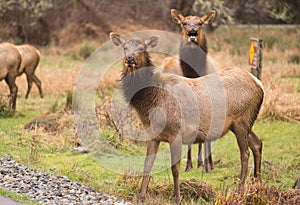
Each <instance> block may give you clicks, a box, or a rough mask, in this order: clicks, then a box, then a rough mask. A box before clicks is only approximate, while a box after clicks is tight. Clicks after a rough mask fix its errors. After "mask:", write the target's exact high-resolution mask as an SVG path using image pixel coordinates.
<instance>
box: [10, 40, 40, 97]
mask: <svg viewBox="0 0 300 205" xmlns="http://www.w3.org/2000/svg"><path fill="white" fill-rule="evenodd" d="M16 47H17V49H18V50H19V52H20V54H21V58H22V62H21V65H20V68H19V74H18V75H21V74H23V73H25V75H26V78H27V83H28V85H27V86H28V87H27V92H26V95H25V98H26V99H27V98H28V95H29V93H30V90H31V87H32V81H33V82H34V83H35V84H36V86H37V87H38V89H39V93H40V97H41V98H43V90H42V84H41V81H40V80H39V79H38V77H37V76H36V75H35V69H36V68H37V66H38V64H39V61H40V52H39V51H38V50H37V49H36V48H34V47H33V46H31V45H19V46H16Z"/></svg>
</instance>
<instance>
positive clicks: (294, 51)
mask: <svg viewBox="0 0 300 205" xmlns="http://www.w3.org/2000/svg"><path fill="white" fill-rule="evenodd" d="M287 35H288V36H289V37H288V38H286V37H285V36H287ZM299 35H300V31H299V28H257V29H252V30H250V29H244V28H239V29H238V28H234V29H228V28H220V29H218V30H217V31H216V32H215V33H213V34H209V35H208V42H209V49H210V50H209V54H210V55H211V56H212V57H213V58H214V60H215V62H216V64H217V65H218V67H225V66H239V67H242V68H248V65H247V60H248V58H247V56H248V39H249V38H248V37H250V36H255V37H261V38H263V39H264V41H265V49H264V61H263V63H264V65H263V66H264V67H263V75H262V82H263V84H264V87H265V91H266V97H265V100H264V104H263V107H262V110H261V113H260V116H259V119H258V121H257V122H256V123H255V125H254V131H255V132H256V133H257V134H258V136H259V137H260V138H261V139H262V140H263V161H262V172H263V173H262V179H263V183H264V184H265V185H266V186H268V187H272V186H273V187H275V188H276V189H278V190H287V189H289V188H291V186H292V185H293V183H294V182H295V180H296V179H297V178H298V177H299V176H300V153H299V149H300V145H299V133H300V126H299V122H300V107H299V99H300V68H299V59H300V55H299V53H300V52H299V50H300V44H299V40H298V37H299ZM90 44H91V45H93V44H92V43H90ZM86 46H87V42H85V43H84V45H83V46H82V47H86ZM82 47H80V46H79V47H78V48H79V49H78V50H77V51H74V53H73V54H72V53H70V54H68V55H60V54H58V52H57V51H56V49H54V48H43V49H42V54H43V53H45V55H43V58H42V60H41V63H40V66H39V68H38V70H37V76H39V77H40V79H41V80H42V83H43V88H44V93H45V98H44V99H40V98H39V96H38V92H37V89H36V88H35V86H34V87H33V89H32V92H31V95H30V97H29V99H28V100H25V99H24V94H25V91H26V87H27V85H26V80H25V78H24V76H22V77H21V78H19V79H18V82H17V84H18V86H19V91H20V92H19V97H18V100H17V113H16V115H15V116H14V117H5V116H3V117H0V142H1V143H0V156H7V155H12V156H14V159H15V160H17V161H18V162H21V163H25V164H27V165H29V166H30V167H32V168H35V169H38V170H40V171H46V172H54V173H56V174H60V175H66V176H68V177H69V178H71V179H73V180H79V181H81V182H83V183H84V184H86V185H88V186H90V187H93V188H94V189H96V190H98V191H100V192H105V193H108V194H113V195H115V196H117V197H121V198H125V199H127V200H130V201H133V202H135V200H136V195H137V192H138V189H139V183H140V177H134V176H126V175H122V174H119V173H115V172H113V171H111V170H108V169H105V168H104V167H103V166H101V164H99V163H97V162H96V160H95V158H93V157H92V156H90V155H89V154H75V153H73V152H72V148H73V147H75V146H76V143H77V142H78V139H77V138H76V136H75V130H74V126H73V124H72V117H73V116H72V115H71V114H70V113H71V112H70V111H69V110H66V109H65V104H66V98H67V97H66V96H67V93H68V92H69V91H70V90H72V89H73V86H74V84H75V81H76V78H77V75H78V74H79V72H80V69H81V67H82V66H83V62H84V60H81V58H80V57H78V56H77V55H78V53H80V52H79V51H80V50H81V49H82ZM159 63H160V62H159V61H158V60H157V62H156V64H159ZM108 75H109V74H108ZM118 78H119V73H114V74H112V75H109V77H108V79H109V80H110V82H113V83H111V84H110V83H109V82H107V81H106V84H105V85H106V89H104V91H103V92H102V96H100V101H98V106H99V107H100V108H103V109H107V107H105V105H102V104H101V102H109V99H110V95H111V92H112V87H113V85H115V84H116V83H115V82H117V80H118ZM0 92H1V94H2V95H4V94H7V93H8V89H7V87H6V84H5V83H4V82H0ZM103 93H104V94H103ZM101 99H102V100H103V101H101ZM36 117H38V118H39V119H41V118H43V119H44V118H45V119H50V121H51V120H52V121H53V119H54V121H55V122H56V123H58V128H57V129H55V130H51V131H49V130H48V131H47V130H45V129H43V128H39V127H36V128H35V129H33V130H26V129H24V125H25V124H27V123H28V122H30V121H31V120H32V119H33V118H36ZM52 121H51V122H52ZM100 124H101V123H100ZM101 126H102V129H103V130H104V132H103V134H104V135H105V136H104V137H106V138H108V139H109V140H110V141H111V144H112V145H113V146H114V147H116V148H117V149H119V150H120V151H122V152H124V153H130V154H141V153H145V150H144V149H145V146H144V144H142V143H136V142H134V141H132V140H129V139H127V138H126V137H124V136H119V135H118V133H116V131H115V130H114V128H113V127H112V125H109V124H108V123H107V122H105V123H103V124H101ZM214 145H215V148H214V151H213V160H214V163H215V169H214V170H213V171H212V172H211V173H209V174H204V173H202V170H201V169H200V170H199V169H196V168H194V169H193V170H192V171H191V172H189V173H185V172H184V168H185V162H186V161H185V160H182V165H181V173H180V179H181V180H186V181H191V180H192V179H197V180H201V181H203V182H205V183H206V184H208V185H211V187H212V190H213V192H214V193H215V199H214V200H210V201H209V202H205V201H204V200H203V199H198V198H197V197H192V196H191V197H190V198H188V199H184V200H183V204H193V203H194V204H199V203H200V204H224V202H225V201H226V199H227V198H228V196H229V194H230V193H231V192H232V190H235V188H236V183H237V182H238V176H239V172H240V159H239V150H238V146H237V143H236V139H235V137H234V135H232V134H231V133H229V134H227V135H226V136H224V137H223V138H222V139H220V140H218V141H217V142H215V143H214ZM166 147H167V146H166V145H163V146H162V148H166ZM196 152H197V149H196V147H194V148H193V154H194V156H193V159H194V161H193V164H194V167H195V166H196V160H195V159H196ZM252 162H253V160H252V156H251V159H250V163H249V176H252V175H253V166H252ZM166 163H167V162H166ZM55 166H57V168H56V169H55V170H54V171H50V170H49V168H51V167H55ZM116 166H117V165H116ZM142 168H143V167H142V166H141V168H140V170H139V171H141V170H142ZM127 174H136V173H127ZM248 183H250V182H248ZM172 184H173V182H172V175H171V170H170V169H164V170H163V171H161V172H158V173H155V174H154V175H153V177H152V178H151V181H150V184H149V194H150V197H149V198H151V199H149V201H148V203H149V204H169V203H170V204H172V200H173V198H172V194H171V193H172V192H171V191H172ZM169 187H171V189H169ZM183 193H185V192H184V190H183ZM0 195H8V196H13V197H14V198H15V197H16V196H15V195H14V194H11V193H9V192H6V191H3V190H0ZM16 198H17V200H21V201H22V200H23V199H21V198H20V197H18V196H17V197H16ZM222 200H223V203H221V201H222ZM22 203H24V204H32V203H33V202H30V201H26V200H25V201H22ZM260 204H267V203H263V202H262V203H260Z"/></svg>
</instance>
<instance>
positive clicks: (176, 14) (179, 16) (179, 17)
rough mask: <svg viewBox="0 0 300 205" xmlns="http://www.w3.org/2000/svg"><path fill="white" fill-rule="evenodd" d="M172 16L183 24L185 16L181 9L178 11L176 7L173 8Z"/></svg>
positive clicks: (178, 22)
mask: <svg viewBox="0 0 300 205" xmlns="http://www.w3.org/2000/svg"><path fill="white" fill-rule="evenodd" d="M171 16H172V19H173V21H174V22H175V23H177V24H182V22H183V20H184V16H183V15H182V14H181V13H180V12H179V11H177V10H176V9H172V10H171Z"/></svg>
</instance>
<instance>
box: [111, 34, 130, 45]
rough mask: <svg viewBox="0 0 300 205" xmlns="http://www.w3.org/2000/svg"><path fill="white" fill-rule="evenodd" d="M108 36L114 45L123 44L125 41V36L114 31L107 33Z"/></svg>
mask: <svg viewBox="0 0 300 205" xmlns="http://www.w3.org/2000/svg"><path fill="white" fill-rule="evenodd" d="M109 38H110V40H111V41H112V42H113V43H114V44H115V45H116V46H123V45H124V44H125V42H126V39H125V38H123V37H122V36H120V35H119V34H117V33H114V32H111V33H110V34H109Z"/></svg>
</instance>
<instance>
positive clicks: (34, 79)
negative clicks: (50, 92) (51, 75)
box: [33, 74, 44, 98]
mask: <svg viewBox="0 0 300 205" xmlns="http://www.w3.org/2000/svg"><path fill="white" fill-rule="evenodd" d="M33 82H34V83H35V84H36V86H37V87H38V89H39V93H40V97H41V98H43V97H44V94H43V89H42V82H41V81H40V79H38V77H37V76H36V75H35V74H33Z"/></svg>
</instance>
